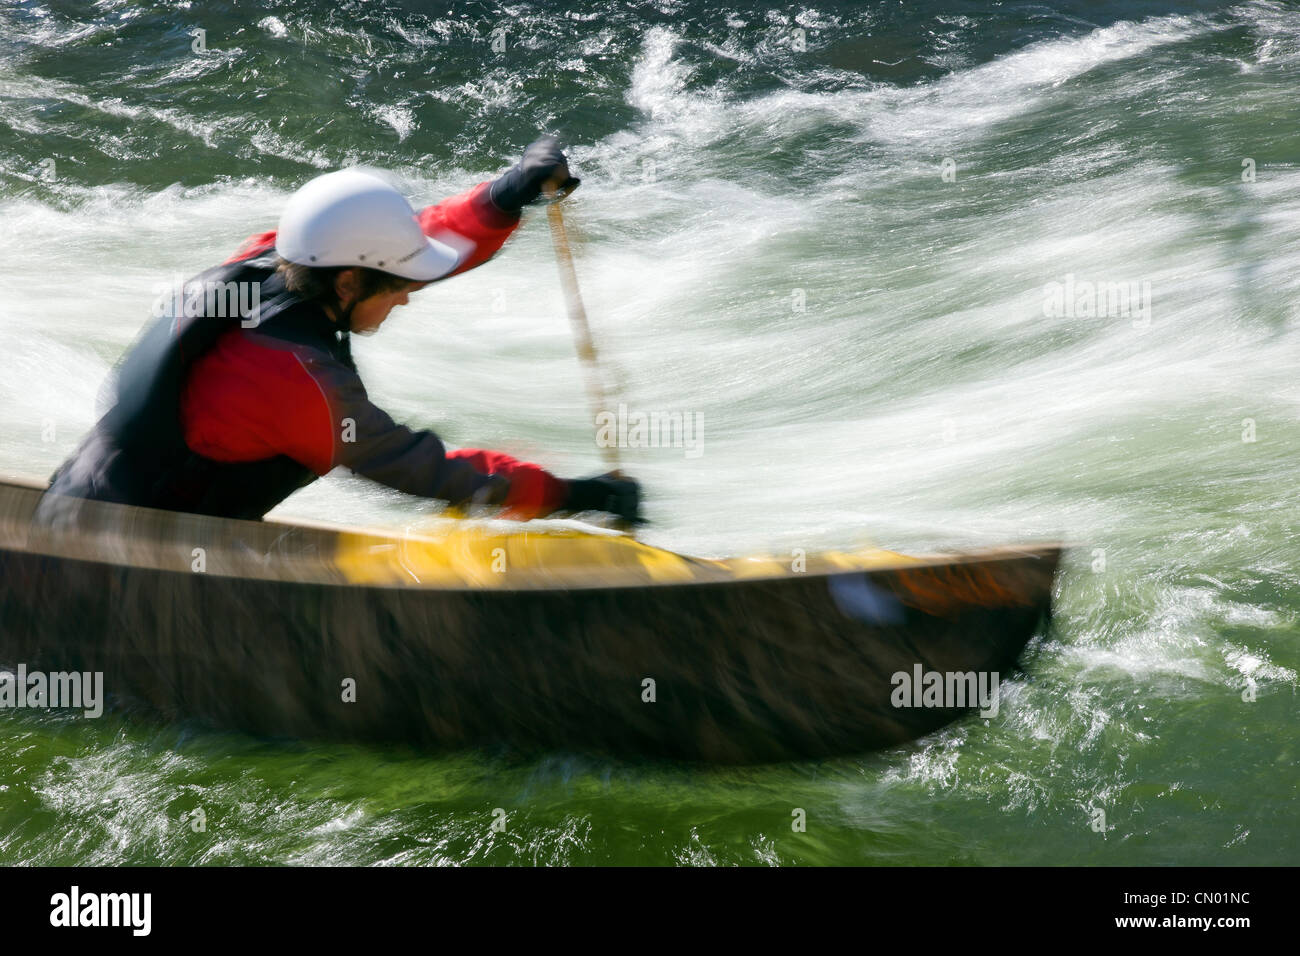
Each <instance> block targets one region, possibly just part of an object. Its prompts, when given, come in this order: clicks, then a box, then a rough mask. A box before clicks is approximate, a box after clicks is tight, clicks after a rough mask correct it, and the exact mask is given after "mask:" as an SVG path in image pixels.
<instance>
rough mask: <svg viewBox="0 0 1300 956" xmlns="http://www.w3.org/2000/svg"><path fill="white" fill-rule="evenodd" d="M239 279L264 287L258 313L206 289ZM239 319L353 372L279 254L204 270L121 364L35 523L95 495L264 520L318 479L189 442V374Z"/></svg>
mask: <svg viewBox="0 0 1300 956" xmlns="http://www.w3.org/2000/svg"><path fill="white" fill-rule="evenodd" d="M230 283H236V285H233V286H232V285H230ZM238 283H258V284H259V285H258V286H256V288H258V289H259V290H260V297H259V304H258V307H257V308H256V310H255V311H252V312H250V311H248V310H247V309H233V310H232V309H230V308H229V305H230V304H231V303H232V302H238V301H239V299H238V296H237V295H236V296H234V297H227V296H223V295H221V294H209V291H208V290H217V292H218V293H220V292H221V291H222V290H230V289H238V288H240V286H238V285H237V284H238ZM245 288H248V287H245ZM214 306H216V307H215V308H214ZM230 311H233V312H234V314H232V315H222V314H209V313H223V312H230ZM236 323H247V324H249V325H251V324H253V323H256V325H257V328H258V332H259V333H260V334H264V335H270V336H273V337H276V338H283V339H286V340H289V341H294V342H302V343H310V344H313V345H316V346H318V347H321V348H324V349H325V350H326V351H328V352H329V353H330V354H331V355H333V356H334V357H335V358H336V359H338V360H339V361H342V362H343V363H344V364H346V365H347V366H348V367H349V368H353V369H355V366H354V365H353V363H352V356H351V348H350V343H349V340H348V334H347V333H346V332H343V333H339V332H338V331H337V326H336V325H334V324H333V323H332V322H330V320H329V318H328V316H326V315H325V313H324V311H323V310H322V309H321V308H320V307H319V306H318V305H316V304H314V303H311V302H304V301H303V300H302V299H301V298H300V297H298V296H297V295H296V294H294V293H292V292H289V291H288V290H287V289H285V287H284V282H283V279H282V278H281V276H280V275H279V274H278V273H276V271H275V260H274V259H273V258H270V257H267V258H261V259H253V260H247V261H245V262H239V263H234V264H231V265H225V266H218V267H216V268H215V269H209V270H208V271H206V272H203V273H200V274H199V275H198V276H196V277H195V278H194V279H192V280H190V281H189V282H187V283H185V286H184V291H183V293H181V294H178V295H177V296H175V297H173V300H172V302H171V303H170V307H169V308H168V309H167V310H166V311H165V312H164V314H162V315H161V316H160V317H159V318H158V319H157V320H156V321H154V322H153V323H152V324H151V325H150V326H149V327H148V328H146V330H145V332H144V333H143V335H142V336H141V337H140V338H139V339H138V340H137V341H136V343H135V344H134V345H133V346H132V347H131V348H130V350H129V351H128V352H127V354H126V355H125V356H124V358H123V359H122V361H121V363H120V364H119V365H118V367H117V371H116V383H115V386H114V391H115V401H114V403H113V406H112V407H111V408H110V409H109V410H108V411H107V412H106V413H105V414H104V416H103V417H102V418H101V419H100V420H99V422H98V423H97V424H96V425H95V427H94V429H92V431H91V432H90V434H89V435H87V436H86V438H85V439H84V440H83V441H82V443H81V444H80V445H79V446H78V448H77V450H76V451H75V452H74V453H73V454H72V456H71V457H70V458H69V459H68V460H67V461H65V462H64V463H63V464H62V465H61V466H60V467H59V469H58V471H56V472H55V473H54V475H53V477H52V478H51V484H50V489H49V491H48V492H47V493H46V496H45V500H44V501H43V502H42V505H41V508H40V509H39V510H38V518H43V519H44V520H47V521H48V520H54V518H55V515H56V513H57V514H65V515H66V514H67V513H68V512H69V508H70V507H71V508H73V510H75V505H74V501H75V499H92V500H96V501H112V502H117V503H120V504H130V505H137V506H142V507H148V508H163V509H167V510H171V511H187V512H193V513H196V514H209V515H218V516H221V517H227V518H245V519H253V520H257V519H260V518H261V517H262V516H263V515H264V514H266V512H268V511H270V510H271V509H272V508H273V507H275V506H276V505H277V504H279V503H280V502H281V501H283V500H284V499H285V498H287V497H288V496H289V495H290V494H292V493H293V492H294V491H296V490H297V489H299V488H301V487H302V486H304V485H306V484H309V483H310V482H312V481H313V480H315V478H316V475H315V473H314V472H312V471H311V469H309V468H306V467H304V466H303V465H301V464H299V463H298V462H296V461H294V460H293V459H291V458H289V457H287V456H285V455H277V456H275V457H273V458H266V459H263V460H260V461H252V462H236V463H230V462H218V461H214V460H213V459H210V458H207V457H205V456H203V455H200V454H198V453H197V452H194V451H192V450H191V449H190V448H189V446H188V445H186V444H185V437H184V431H183V426H182V423H181V417H180V409H181V395H182V390H183V388H184V385H185V380H186V376H187V375H188V373H189V370H190V368H191V366H193V364H194V362H195V361H196V360H198V359H199V358H200V357H201V356H203V355H204V354H205V353H206V352H208V351H209V350H210V349H211V348H213V346H215V345H216V342H217V340H218V339H219V338H220V337H221V335H222V334H224V333H225V332H227V331H229V330H230V329H232V328H234V327H236ZM56 499H62V500H56ZM69 499H72V500H69Z"/></svg>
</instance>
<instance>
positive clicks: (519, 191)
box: [488, 136, 581, 212]
mask: <svg viewBox="0 0 1300 956" xmlns="http://www.w3.org/2000/svg"><path fill="white" fill-rule="evenodd" d="M579 182H581V180H580V179H578V178H577V177H576V176H571V175H570V174H569V160H568V157H566V156H565V155H564V151H563V150H562V149H560V144H559V141H558V140H557V139H555V137H553V136H543V137H542V138H541V139H539V140H536V141H535V142H533V143H532V144H531V145H530V146H529V147H528V148H527V149H526V150H524V156H523V159H521V160H520V161H519V162H518V163H517V164H516V165H515V166H514V167H513V168H511V169H510V170H509V171H508V172H507V173H506V174H505V175H503V176H501V177H500V178H499V179H497V180H496V181H495V182H493V183H492V185H491V186H490V187H489V192H488V195H489V196H491V197H492V203H493V205H495V206H496V207H497V208H498V209H501V210H504V211H505V212H519V210H520V209H522V208H523V207H524V206H526V205H528V203H530V202H533V201H534V200H535V199H537V197H538V196H540V195H542V193H543V192H545V193H546V195H548V196H550V195H553V194H554V193H555V192H556V191H557V190H559V191H563V192H566V193H567V192H572V191H573V190H574V189H576V188H577V186H578V183H579Z"/></svg>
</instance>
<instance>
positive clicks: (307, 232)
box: [275, 169, 460, 282]
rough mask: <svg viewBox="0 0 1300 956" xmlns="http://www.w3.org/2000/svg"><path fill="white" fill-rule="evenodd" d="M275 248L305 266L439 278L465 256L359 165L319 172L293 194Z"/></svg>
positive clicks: (421, 279) (423, 279)
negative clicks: (428, 229)
mask: <svg viewBox="0 0 1300 956" xmlns="http://www.w3.org/2000/svg"><path fill="white" fill-rule="evenodd" d="M275 251H276V252H278V253H279V254H280V255H281V256H282V257H283V258H285V259H287V260H289V261H290V262H296V263H298V264H299V265H303V266H313V267H317V268H327V267H331V266H362V267H364V268H367V269H377V270H379V271H380V272H388V273H391V274H392V275H395V276H401V277H402V278H403V279H411V280H412V281H415V282H429V281H431V280H433V279H439V278H441V277H442V276H445V275H446V274H447V273H449V272H451V271H452V270H453V269H454V268H456V265H457V263H458V262H459V261H460V256H459V255H458V254H457V252H456V250H455V249H453V248H452V247H451V246H449V245H447V244H446V243H442V242H438V241H437V240H436V239H430V238H429V237H428V236H426V235H425V234H424V232H423V230H421V229H420V224H419V222H418V221H417V220H416V218H415V210H414V209H412V208H411V204H410V203H409V202H407V201H406V198H405V197H404V196H402V194H401V193H399V192H398V191H397V190H396V189H394V188H393V187H392V186H390V185H388V183H386V182H384V181H383V180H382V179H380V178H379V177H378V176H375V175H374V174H372V173H366V172H362V171H361V170H359V169H344V170H340V171H339V172H337V173H326V174H325V175H324V176H317V177H316V178H315V179H313V180H311V182H309V183H307V184H306V185H305V186H303V187H302V188H301V189H299V190H298V191H297V192H296V193H294V194H293V195H292V196H290V197H289V202H288V204H287V205H286V206H285V207H284V212H283V213H282V214H281V215H280V229H279V232H278V234H277V235H276V239H275Z"/></svg>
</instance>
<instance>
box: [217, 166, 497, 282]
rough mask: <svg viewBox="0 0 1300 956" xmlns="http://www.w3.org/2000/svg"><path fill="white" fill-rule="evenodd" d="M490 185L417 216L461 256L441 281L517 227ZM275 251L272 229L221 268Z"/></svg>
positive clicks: (491, 250) (476, 262)
mask: <svg viewBox="0 0 1300 956" xmlns="http://www.w3.org/2000/svg"><path fill="white" fill-rule="evenodd" d="M489 186H491V183H479V184H478V185H477V186H475V187H474V188H473V189H469V190H466V191H465V192H463V193H461V194H460V195H459V196H452V197H451V198H450V199H444V200H443V201H442V202H440V203H437V204H436V205H433V206H426V207H425V208H424V209H422V210H420V212H419V213H418V214H417V217H416V218H417V219H418V220H419V223H420V228H421V229H423V230H424V234H425V235H426V236H428V237H429V238H431V239H438V240H439V241H441V242H445V243H446V244H447V245H449V246H451V247H452V248H453V249H456V250H457V251H458V252H459V253H460V256H461V259H460V264H459V265H457V266H456V268H455V269H453V270H452V271H451V272H449V273H447V275H445V276H443V277H442V278H444V279H446V278H450V277H451V276H454V275H459V274H460V273H462V272H466V271H468V270H470V269H473V268H474V267H475V266H481V265H482V264H483V263H485V262H487V261H488V260H489V259H491V258H492V257H493V256H494V255H496V254H497V251H498V250H500V248H501V247H502V246H503V245H505V241H506V240H507V239H509V238H510V234H511V233H513V232H514V231H515V229H517V228H518V227H519V214H518V213H508V212H503V211H502V210H501V209H498V208H497V207H496V205H495V204H493V202H492V198H491V196H490V195H489V194H488V187H489ZM274 248H275V230H274V229H272V230H270V231H269V232H259V233H257V234H256V235H252V236H249V237H248V238H247V239H245V240H244V241H243V243H242V244H241V245H240V247H239V249H238V250H236V251H235V254H234V255H233V256H231V257H230V258H229V259H227V260H226V261H225V262H224V263H223V265H229V264H230V263H232V262H243V261H244V260H245V259H255V258H257V257H258V256H263V255H266V254H267V253H268V252H270V251H271V250H273V249H274Z"/></svg>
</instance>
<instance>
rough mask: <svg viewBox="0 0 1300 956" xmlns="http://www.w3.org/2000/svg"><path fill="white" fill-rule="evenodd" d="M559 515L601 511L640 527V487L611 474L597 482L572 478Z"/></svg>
mask: <svg viewBox="0 0 1300 956" xmlns="http://www.w3.org/2000/svg"><path fill="white" fill-rule="evenodd" d="M560 510H561V511H604V512H607V513H609V514H612V515H616V516H618V517H619V518H622V519H623V520H624V521H627V522H629V523H631V524H643V523H644V520H645V519H643V518H642V517H641V486H640V485H639V484H638V483H637V481H636V479H635V478H627V477H624V476H623V475H620V474H619V473H618V472H614V471H611V472H610V473H609V474H607V475H601V476H600V477H599V478H575V479H573V480H572V481H570V482H569V494H568V497H566V498H565V499H564V504H563V505H561V506H560Z"/></svg>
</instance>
